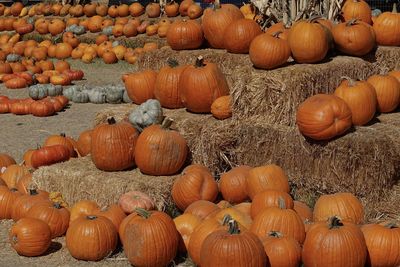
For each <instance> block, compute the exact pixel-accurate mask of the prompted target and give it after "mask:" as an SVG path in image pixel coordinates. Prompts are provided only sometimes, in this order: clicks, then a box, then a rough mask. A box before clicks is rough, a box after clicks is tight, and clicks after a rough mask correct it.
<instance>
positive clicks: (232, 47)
mask: <svg viewBox="0 0 400 267" xmlns="http://www.w3.org/2000/svg"><path fill="white" fill-rule="evenodd" d="M260 34H262V31H261V28H260V26H259V25H258V24H257V22H255V21H254V20H250V19H245V18H243V19H238V20H236V21H234V22H233V23H231V24H229V25H228V26H227V27H226V29H225V32H224V48H225V49H226V50H227V51H228V52H230V53H235V54H246V53H248V52H249V47H250V43H251V42H252V41H253V39H254V38H255V37H256V36H257V35H260Z"/></svg>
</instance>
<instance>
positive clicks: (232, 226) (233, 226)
mask: <svg viewBox="0 0 400 267" xmlns="http://www.w3.org/2000/svg"><path fill="white" fill-rule="evenodd" d="M228 224H229V230H228V232H229V234H231V235H238V234H240V229H239V225H238V223H237V221H236V220H233V219H231V220H229V222H228Z"/></svg>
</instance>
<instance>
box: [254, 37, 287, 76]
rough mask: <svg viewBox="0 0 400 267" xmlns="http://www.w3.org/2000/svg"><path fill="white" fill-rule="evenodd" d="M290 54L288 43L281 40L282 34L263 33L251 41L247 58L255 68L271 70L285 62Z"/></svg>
mask: <svg viewBox="0 0 400 267" xmlns="http://www.w3.org/2000/svg"><path fill="white" fill-rule="evenodd" d="M290 54H291V51H290V47H289V43H288V42H287V40H285V39H282V32H280V31H278V32H275V33H273V34H269V33H263V34H261V35H258V36H257V37H255V38H254V39H253V41H252V42H251V44H250V49H249V56H250V60H251V62H252V63H253V64H254V66H256V67H257V68H261V69H273V68H276V67H279V66H281V65H283V64H285V63H286V62H287V60H288V59H289V57H290Z"/></svg>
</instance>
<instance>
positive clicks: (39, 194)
mask: <svg viewBox="0 0 400 267" xmlns="http://www.w3.org/2000/svg"><path fill="white" fill-rule="evenodd" d="M48 197H49V193H48V192H46V191H42V190H38V189H36V188H34V187H32V188H29V192H28V194H26V195H21V196H20V197H18V198H17V199H16V200H15V202H14V206H13V210H12V212H11V218H12V219H13V220H14V221H15V222H16V221H18V220H19V219H21V218H25V216H26V214H27V212H28V211H29V209H30V208H31V207H33V206H34V205H36V204H39V203H51V201H50V200H49V198H48Z"/></svg>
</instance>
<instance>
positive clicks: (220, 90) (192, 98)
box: [179, 57, 229, 113]
mask: <svg viewBox="0 0 400 267" xmlns="http://www.w3.org/2000/svg"><path fill="white" fill-rule="evenodd" d="M179 88H180V92H181V98H182V102H183V104H184V106H185V107H186V108H187V109H188V110H189V111H191V112H194V113H209V112H210V111H211V105H212V103H213V102H214V101H215V99H217V98H218V97H221V96H224V95H228V94H229V86H228V83H227V81H226V78H225V75H224V74H223V73H222V71H221V70H220V69H219V67H218V66H217V65H216V64H214V63H208V62H204V60H203V57H199V58H197V60H196V63H195V65H194V66H188V67H187V68H186V69H185V70H184V71H183V73H182V74H181V79H180V81H179Z"/></svg>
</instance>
